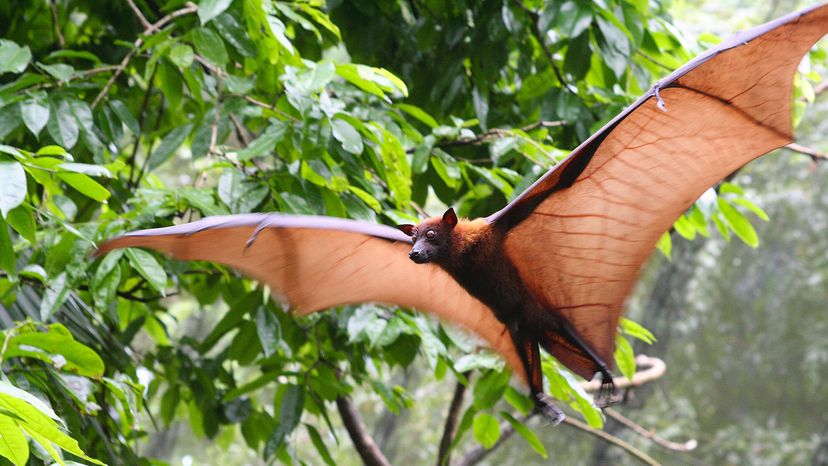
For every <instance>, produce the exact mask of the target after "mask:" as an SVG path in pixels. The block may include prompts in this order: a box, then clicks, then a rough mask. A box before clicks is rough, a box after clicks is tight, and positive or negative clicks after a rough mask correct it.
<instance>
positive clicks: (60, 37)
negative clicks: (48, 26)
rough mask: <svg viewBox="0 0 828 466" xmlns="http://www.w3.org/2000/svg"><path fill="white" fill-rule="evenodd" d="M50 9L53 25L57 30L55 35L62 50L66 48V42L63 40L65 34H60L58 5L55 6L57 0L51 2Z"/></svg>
mask: <svg viewBox="0 0 828 466" xmlns="http://www.w3.org/2000/svg"><path fill="white" fill-rule="evenodd" d="M49 8H50V9H51V11H52V25H53V26H54V28H55V35H56V36H57V40H58V48H61V49H62V48H63V47H65V46H66V40H64V39H63V33H62V32H60V22H59V21H58V12H57V4H55V0H50V1H49Z"/></svg>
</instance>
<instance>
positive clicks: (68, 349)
mask: <svg viewBox="0 0 828 466" xmlns="http://www.w3.org/2000/svg"><path fill="white" fill-rule="evenodd" d="M36 350H41V351H42V352H45V354H43V353H40V352H38V351H36ZM8 355H15V356H27V357H33V358H36V359H40V360H43V361H46V362H49V363H52V364H56V365H58V366H59V367H58V368H59V369H62V370H65V371H68V372H74V373H76V374H78V375H82V376H84V377H95V378H97V377H101V376H103V373H104V362H103V360H102V359H101V357H100V356H98V354H97V353H95V351H93V350H92V349H90V348H89V347H87V346H85V345H84V344H82V343H80V342H78V341H76V340H75V339H74V338H72V337H71V336H66V335H63V334H60V333H54V332H49V333H43V332H29V333H21V334H19V335H17V336H15V337H13V338H12V339H11V340H10V341H9V350H8ZM55 355H60V356H62V357H63V358H62V359H61V360H57V359H56V358H55V357H54V356H55Z"/></svg>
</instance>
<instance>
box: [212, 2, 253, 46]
mask: <svg viewBox="0 0 828 466" xmlns="http://www.w3.org/2000/svg"><path fill="white" fill-rule="evenodd" d="M213 27H214V28H216V29H217V30H218V32H219V34H221V36H222V37H223V38H224V40H225V41H227V42H228V43H229V44H230V45H232V46H233V47H235V49H236V50H237V51H238V52H239V53H240V54H241V55H242V56H245V57H254V56H256V53H258V50H257V49H256V44H254V43H253V41H252V40H250V37H248V35H247V32H246V31H245V30H244V27H242V25H241V24H239V21H238V20H237V19H236V16H234V15H232V14H230V13H223V14H221V15H219V16H218V17H217V18H215V19H214V20H213Z"/></svg>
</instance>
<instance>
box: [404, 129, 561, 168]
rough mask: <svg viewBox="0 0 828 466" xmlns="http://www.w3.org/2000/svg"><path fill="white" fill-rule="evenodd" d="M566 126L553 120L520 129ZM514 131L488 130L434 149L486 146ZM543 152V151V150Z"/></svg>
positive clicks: (410, 151) (441, 142)
mask: <svg viewBox="0 0 828 466" xmlns="http://www.w3.org/2000/svg"><path fill="white" fill-rule="evenodd" d="M565 124H566V121H564V120H551V121H549V120H541V121H536V122H534V123H532V124H529V125H526V126H523V127H521V128H519V129H520V131H523V132H524V133H526V132H529V131H532V130H535V129H538V128H554V127H557V126H563V125H565ZM514 131H515V130H514V128H492V129H490V130H488V131H486V132H484V133H480V134H478V135H476V136H474V137H470V138H460V139H454V140H450V141H440V142H437V143H436V144H434V147H454V146H466V145H472V146H477V145H481V144H485V143H487V142H489V141H491V140H492V139H499V138H504V137H509V136H512V135H514ZM415 149H416V148H411V149H408V150H407V151H406V152H407V153H409V154H410V153H412V152H414V150H415ZM541 150H543V149H542V148H541ZM543 151H544V152H545V150H543ZM469 161H470V162H477V161H471V160H469Z"/></svg>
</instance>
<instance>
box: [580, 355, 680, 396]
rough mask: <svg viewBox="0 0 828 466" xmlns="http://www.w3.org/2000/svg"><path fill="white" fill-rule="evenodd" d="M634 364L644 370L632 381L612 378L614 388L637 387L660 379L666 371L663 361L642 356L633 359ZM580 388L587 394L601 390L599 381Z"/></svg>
mask: <svg viewBox="0 0 828 466" xmlns="http://www.w3.org/2000/svg"><path fill="white" fill-rule="evenodd" d="M635 364H636V366H643V367H645V368H644V369H642V370H640V371H636V372H635V375H633V378H632V380H630V379H628V378H626V377H618V378H614V379H613V380H614V382H615V388H631V387H639V386H641V385H644V384H645V383H649V382H652V381H653V380H656V379H659V378H661V376H662V375H664V372H666V371H667V366H666V365H665V364H664V361H662V360H661V359H658V358H651V357H649V356H646V355H643V354H639V355H638V356H636V357H635ZM581 386H582V387H584V390H586V391H587V392H589V393H596V392H598V391H599V390H600V389H601V380H600V379H593V380H590V381H589V382H584V383H582V384H581Z"/></svg>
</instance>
